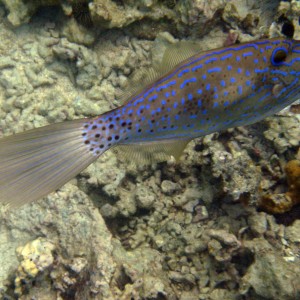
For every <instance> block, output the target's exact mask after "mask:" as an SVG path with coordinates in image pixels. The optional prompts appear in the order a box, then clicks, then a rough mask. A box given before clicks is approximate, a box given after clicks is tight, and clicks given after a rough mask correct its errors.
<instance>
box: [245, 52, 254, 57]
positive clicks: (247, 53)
mask: <svg viewBox="0 0 300 300" xmlns="http://www.w3.org/2000/svg"><path fill="white" fill-rule="evenodd" d="M252 55H253V52H246V53H243V57H248V56H252Z"/></svg>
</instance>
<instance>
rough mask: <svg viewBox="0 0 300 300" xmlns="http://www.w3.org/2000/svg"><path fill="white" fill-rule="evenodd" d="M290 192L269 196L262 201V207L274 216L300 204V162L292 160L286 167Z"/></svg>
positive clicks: (265, 196)
mask: <svg viewBox="0 0 300 300" xmlns="http://www.w3.org/2000/svg"><path fill="white" fill-rule="evenodd" d="M285 172H286V176H287V183H288V191H287V192H286V193H285V194H267V195H264V196H263V197H262V199H261V201H260V207H261V208H262V209H263V210H265V211H267V212H269V213H272V214H282V213H284V212H287V211H289V210H290V209H291V208H292V207H293V206H294V205H296V204H299V203H300V161H299V160H291V161H289V162H288V163H287V165H286V167H285Z"/></svg>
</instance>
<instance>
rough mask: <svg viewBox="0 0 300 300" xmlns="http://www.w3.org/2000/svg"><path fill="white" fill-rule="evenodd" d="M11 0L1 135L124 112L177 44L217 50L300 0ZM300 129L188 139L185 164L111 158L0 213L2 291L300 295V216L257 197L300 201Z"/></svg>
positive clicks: (273, 121)
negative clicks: (137, 85)
mask: <svg viewBox="0 0 300 300" xmlns="http://www.w3.org/2000/svg"><path fill="white" fill-rule="evenodd" d="M1 2H2V4H3V6H0V34H1V44H0V52H1V57H0V136H1V137H2V136H3V135H9V134H12V133H15V132H19V131H23V130H26V129H31V128H33V127H39V126H42V125H45V124H49V123H54V122H59V121H65V120H71V119H75V118H80V117H85V116H95V115H98V114H101V113H103V112H105V111H107V110H109V109H113V108H115V107H116V106H117V105H119V104H120V101H119V100H118V99H117V95H118V94H119V92H118V90H119V89H121V90H125V94H126V89H128V88H130V86H128V82H130V81H129V77H130V76H131V74H132V73H133V72H134V70H135V69H137V68H142V67H147V66H149V64H150V63H151V61H153V62H154V63H156V64H159V63H160V61H161V58H162V53H163V52H164V49H165V48H166V47H167V46H168V45H169V44H172V43H174V42H175V41H176V39H177V38H182V37H185V38H188V39H197V40H198V41H200V46H199V49H209V48H215V47H220V46H222V45H224V44H226V43H227V44H230V43H233V42H243V41H248V40H251V39H255V38H259V37H260V36H265V35H268V34H270V35H271V34H274V35H278V34H280V30H279V29H278V30H277V28H280V26H279V24H275V25H274V24H273V25H271V23H272V22H274V20H275V21H276V20H278V19H279V18H280V16H282V15H284V16H285V17H286V18H287V19H288V18H291V20H292V21H293V22H294V19H296V17H297V16H298V15H299V13H298V6H299V5H298V1H290V2H286V1H283V2H280V3H278V2H276V1H273V0H272V1H271V0H270V1H255V0H248V1H246V0H242V1H240V0H232V1H222V0H216V1H210V3H209V4H208V2H207V1H204V0H203V1H202V0H201V1H181V0H180V1H158V0H157V1H156V0H153V1H149V0H147V1H146V0H145V1H133V0H128V1H108V0H105V1H88V2H89V3H87V2H86V1H83V2H76V1H71V0H69V1H46V0H44V1H33V0H32V1H30V0H28V1H25V0H24V1H22V0H14V1H6V0H2V1H1ZM46 5H48V7H46ZM49 5H50V6H51V7H49ZM78 5H83V6H78ZM277 6H278V7H279V8H278V10H277ZM41 8H43V9H44V10H45V11H46V12H47V13H45V12H44V13H43V10H40V9H41ZM81 12H82V13H81ZM87 14H88V15H87ZM289 16H291V17H289ZM86 18H88V19H87V20H86ZM6 19H8V20H9V22H10V23H11V24H13V25H14V26H15V27H12V26H10V25H9V24H8V22H7V21H6ZM84 20H86V21H84ZM90 21H91V22H92V23H89V22H90ZM277 25H278V26H277ZM297 26H298V25H295V27H296V29H295V34H296V35H297V34H299V28H298V27H297ZM118 27H121V29H118ZM199 37H203V38H201V39H200V40H199ZM299 136H300V133H299V115H298V114H297V111H294V112H293V111H290V110H289V109H287V110H285V111H283V112H282V113H280V114H278V115H276V116H273V117H271V118H268V119H267V120H265V121H262V122H260V123H258V124H255V125H252V126H248V127H246V128H244V127H240V128H235V129H230V130H226V131H225V132H221V133H215V134H212V135H209V136H206V137H203V138H200V139H197V140H195V141H192V142H191V143H190V144H189V145H188V146H187V148H186V149H185V151H184V153H183V156H182V158H181V159H180V161H179V162H177V163H175V162H174V161H172V160H170V161H167V162H163V163H159V164H153V165H151V166H134V165H128V164H127V163H124V162H123V161H122V160H121V159H119V157H118V156H115V155H114V153H113V152H112V151H110V152H107V153H105V154H104V155H102V156H101V157H100V158H99V160H98V161H97V162H95V163H94V164H93V165H91V166H90V167H89V168H87V169H86V170H84V171H83V172H82V173H81V174H80V175H78V176H77V177H76V178H75V179H74V180H72V181H71V182H70V183H68V184H67V185H65V186H64V187H63V188H61V189H60V190H59V191H57V192H55V193H52V194H51V195H49V196H47V197H46V198H45V199H41V200H40V201H37V202H35V203H32V204H30V205H26V206H24V207H21V208H19V209H17V210H15V211H13V212H12V213H8V212H7V211H6V210H5V207H3V208H2V207H1V209H0V214H1V215H0V241H1V242H0V252H1V255H0V264H1V268H0V298H1V297H2V298H6V299H14V298H16V297H18V298H19V299H96V298H97V299H124V300H125V299H129V298H130V299H141V298H143V299H171V300H172V299H174V300H175V299H180V300H184V299H216V300H217V299H222V298H223V299H241V298H245V299H274V298H276V299H279V300H281V299H285V300H289V299H297V298H299V295H300V287H299V280H298V277H299V273H300V268H299V266H300V264H299V260H300V257H299V224H300V222H299V220H295V221H294V222H293V223H292V222H291V223H290V224H289V226H286V225H284V224H283V223H282V224H278V223H277V222H276V220H277V217H276V216H273V215H268V214H267V213H265V212H258V211H257V209H258V206H259V199H261V196H262V194H270V193H272V195H275V194H282V195H288V196H289V197H290V199H293V200H292V201H293V202H295V201H297V200H295V199H297V196H299V159H300V156H299V154H300V152H299ZM295 159H297V160H296V161H295ZM288 161H290V162H289V163H288V164H287V162H288ZM286 164H287V168H286V176H285V174H284V166H285V165H286ZM286 177H287V178H288V179H287V181H288V186H289V189H288V191H287V190H284V189H282V187H284V186H285V183H286ZM285 193H286V194H285ZM17 249H18V250H17ZM261 278H263V280H262V279H261Z"/></svg>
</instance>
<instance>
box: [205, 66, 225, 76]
mask: <svg viewBox="0 0 300 300" xmlns="http://www.w3.org/2000/svg"><path fill="white" fill-rule="evenodd" d="M221 71H222V68H219V67H215V68H211V69H208V70H207V73H208V74H211V73H215V72H221Z"/></svg>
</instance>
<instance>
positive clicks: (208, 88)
mask: <svg viewBox="0 0 300 300" xmlns="http://www.w3.org/2000/svg"><path fill="white" fill-rule="evenodd" d="M206 90H207V91H209V90H210V83H208V84H207V85H206Z"/></svg>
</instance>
